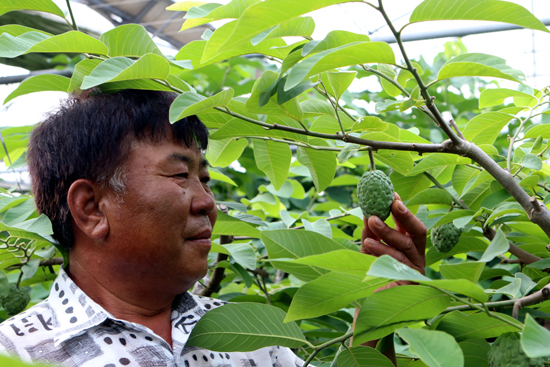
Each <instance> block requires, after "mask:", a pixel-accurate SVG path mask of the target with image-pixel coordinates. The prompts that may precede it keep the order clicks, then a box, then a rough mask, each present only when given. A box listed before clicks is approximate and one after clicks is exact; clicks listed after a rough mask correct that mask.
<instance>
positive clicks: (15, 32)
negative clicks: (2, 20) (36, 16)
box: [0, 24, 53, 37]
mask: <svg viewBox="0 0 550 367" xmlns="http://www.w3.org/2000/svg"><path fill="white" fill-rule="evenodd" d="M27 32H38V33H43V34H45V35H47V36H53V34H51V33H48V32H44V31H42V30H40V29H35V28H30V27H25V26H22V25H18V24H8V25H3V26H0V34H2V33H8V34H11V35H12V36H14V37H17V36H20V35H22V34H25V33H27Z"/></svg>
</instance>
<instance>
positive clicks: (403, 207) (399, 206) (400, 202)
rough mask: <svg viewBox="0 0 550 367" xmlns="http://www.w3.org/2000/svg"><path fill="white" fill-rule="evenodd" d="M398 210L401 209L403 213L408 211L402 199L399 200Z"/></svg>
mask: <svg viewBox="0 0 550 367" xmlns="http://www.w3.org/2000/svg"><path fill="white" fill-rule="evenodd" d="M397 210H399V211H400V212H401V213H405V212H406V211H407V207H406V206H405V204H403V202H402V201H401V200H397Z"/></svg>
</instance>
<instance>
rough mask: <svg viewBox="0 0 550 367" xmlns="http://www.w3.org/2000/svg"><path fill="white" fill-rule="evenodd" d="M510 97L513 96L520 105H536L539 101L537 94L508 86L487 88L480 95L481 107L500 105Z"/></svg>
mask: <svg viewBox="0 0 550 367" xmlns="http://www.w3.org/2000/svg"><path fill="white" fill-rule="evenodd" d="M509 97H513V98H514V104H515V105H516V106H519V107H526V106H529V107H534V106H535V105H536V103H537V99H536V98H535V96H533V95H531V94H528V93H524V92H520V91H519V90H513V89H507V88H497V89H485V90H484V91H482V92H481V95H480V96H479V108H485V107H492V106H498V105H499V104H502V103H504V101H505V99H506V98H509Z"/></svg>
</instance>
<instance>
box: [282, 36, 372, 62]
mask: <svg viewBox="0 0 550 367" xmlns="http://www.w3.org/2000/svg"><path fill="white" fill-rule="evenodd" d="M368 41H370V38H369V36H367V35H365V34H359V33H353V32H348V31H330V32H329V33H328V34H327V35H326V36H325V38H324V39H323V40H322V41H311V42H308V43H306V44H305V45H304V48H303V49H302V56H304V57H305V56H307V55H310V54H314V53H317V52H321V51H325V50H328V49H331V48H336V47H340V46H344V45H348V44H350V43H354V42H368ZM283 72H284V71H283Z"/></svg>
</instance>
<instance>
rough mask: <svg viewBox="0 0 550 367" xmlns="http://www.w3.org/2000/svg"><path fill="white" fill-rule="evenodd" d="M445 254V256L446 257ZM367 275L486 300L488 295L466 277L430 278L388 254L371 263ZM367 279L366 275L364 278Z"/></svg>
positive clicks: (482, 300)
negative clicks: (404, 281)
mask: <svg viewBox="0 0 550 367" xmlns="http://www.w3.org/2000/svg"><path fill="white" fill-rule="evenodd" d="M447 256H448V255H446V256H445V257H447ZM367 276H373V277H381V278H387V279H393V280H408V281H412V282H417V283H420V284H424V285H429V286H432V287H437V288H442V289H446V290H449V291H451V292H456V293H460V294H463V295H465V296H468V297H472V298H475V299H477V300H478V301H481V302H486V301H487V299H488V297H487V295H486V294H485V292H484V291H483V289H482V288H481V287H479V286H478V285H477V284H474V283H472V282H470V281H467V280H466V279H451V280H445V279H436V280H432V279H430V278H428V277H426V276H424V275H422V274H420V273H419V272H418V271H416V270H414V269H412V268H410V267H408V266H407V265H405V264H403V263H401V262H399V261H397V260H396V259H394V258H393V257H390V256H389V255H382V256H380V257H379V258H378V259H376V260H375V261H374V263H372V265H371V267H370V269H369V271H368V272H367ZM366 280H368V277H367V278H366Z"/></svg>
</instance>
